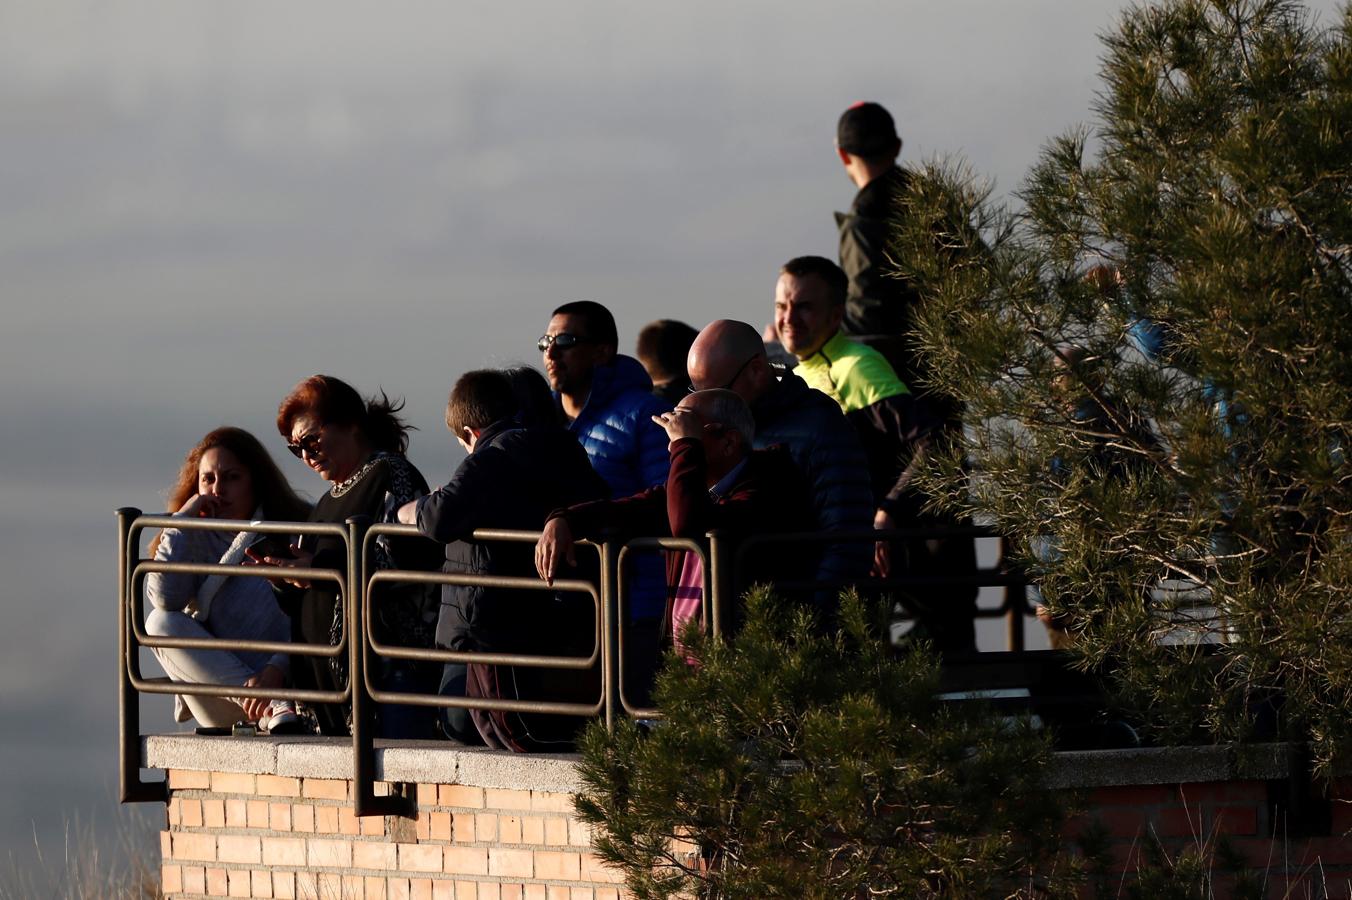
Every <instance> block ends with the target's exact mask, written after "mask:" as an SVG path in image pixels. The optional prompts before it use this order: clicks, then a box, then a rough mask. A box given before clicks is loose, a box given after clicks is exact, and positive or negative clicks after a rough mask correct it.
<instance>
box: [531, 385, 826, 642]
mask: <svg viewBox="0 0 1352 900" xmlns="http://www.w3.org/2000/svg"><path fill="white" fill-rule="evenodd" d="M653 420H654V421H655V422H657V423H658V424H659V425H661V426H662V428H663V429H664V430H665V431H666V433H667V438H668V440H670V442H671V448H670V451H671V466H670V469H669V471H668V475H667V480H666V482H665V483H664V484H659V485H657V486H656V487H653V488H649V489H648V490H646V491H642V492H640V493H638V494H635V495H633V496H632V497H624V498H620V499H617V500H598V501H595V502H592V503H583V504H581V505H578V506H573V507H570V508H567V509H560V510H557V511H555V512H554V513H553V514H551V515H550V518H549V522H548V524H546V525H545V529H544V532H543V533H542V534H541V536H540V540H539V542H538V543H537V544H536V547H535V568H536V571H537V572H538V573H539V575H540V577H541V578H543V579H544V580H545V581H547V582H549V583H551V584H552V583H553V580H554V578H555V577H557V576H558V575H559V574H560V573H561V572H562V571H563V569H564V564H565V563H566V564H568V565H572V564H574V563H575V562H576V560H575V557H574V550H573V543H574V541H575V540H576V539H580V538H596V537H599V536H600V535H601V534H602V533H603V532H611V533H613V534H615V535H617V536H619V537H620V538H630V537H675V538H687V539H691V540H695V541H700V542H703V540H704V537H705V535H706V534H707V533H708V532H710V531H718V532H720V536H721V537H723V538H724V539H726V540H728V541H729V542H730V545H731V546H730V549H732V547H735V545H736V542H737V541H738V540H739V539H740V538H745V537H747V536H749V535H754V534H767V533H773V532H794V531H807V530H809V529H810V528H811V527H812V522H813V516H812V500H811V494H810V491H809V487H808V483H807V480H806V478H805V476H804V475H803V473H802V472H801V471H800V470H799V469H798V467H797V466H796V465H795V464H794V461H793V458H792V457H791V456H790V455H789V453H788V452H787V451H786V450H785V449H784V448H783V447H780V446H772V447H768V448H765V449H761V450H754V449H752V448H753V446H754V440H755V433H756V425H755V421H754V420H753V419H752V416H751V411H750V410H749V409H748V408H747V405H746V403H745V402H744V401H743V400H742V398H741V397H739V396H738V395H737V394H736V393H735V392H733V391H730V390H725V389H714V390H707V391H697V392H695V393H693V394H688V395H686V398H685V399H684V400H682V401H681V402H680V404H678V405H677V407H676V408H675V409H674V410H672V411H671V412H668V413H662V414H661V415H657V416H653ZM731 558H733V555H732V554H730V555H729V559H731ZM813 564H815V560H812V559H810V558H808V557H806V556H805V555H804V554H785V553H783V552H782V550H781V551H780V552H775V551H773V550H772V551H767V552H762V553H760V554H751V559H750V560H749V562H748V571H745V572H743V573H741V575H742V577H741V579H740V581H741V583H742V586H746V585H750V584H751V583H754V582H771V581H779V580H784V581H797V580H801V579H803V578H804V577H805V576H809V575H810V574H811V571H812V570H811V568H809V567H810V566H811V565H813ZM729 599H731V598H729ZM703 601H704V568H703V563H702V561H701V560H700V557H699V555H698V554H696V553H692V552H690V551H687V550H674V551H669V552H668V553H667V605H666V611H665V614H664V616H663V635H664V636H665V637H666V638H667V639H669V640H670V641H672V642H673V644H674V646H675V647H676V650H677V652H683V651H682V647H681V633H682V631H683V629H684V628H685V627H686V626H687V623H688V622H690V621H692V620H694V621H696V622H698V621H700V617H701V614H702V607H703ZM730 612H731V614H732V617H731V620H730V621H729V623H728V624H731V625H732V626H733V627H735V626H736V623H737V621H738V619H739V618H740V617H739V616H738V614H737V610H736V609H735V608H734V609H732V610H731V611H730ZM725 615H726V614H725Z"/></svg>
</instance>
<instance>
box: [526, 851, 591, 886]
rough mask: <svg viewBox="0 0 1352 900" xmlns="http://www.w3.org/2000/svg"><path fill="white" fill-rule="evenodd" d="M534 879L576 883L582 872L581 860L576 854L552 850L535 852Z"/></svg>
mask: <svg viewBox="0 0 1352 900" xmlns="http://www.w3.org/2000/svg"><path fill="white" fill-rule="evenodd" d="M533 854H534V857H535V877H536V878H541V879H544V880H547V881H577V880H578V878H579V877H580V874H581V871H582V858H581V855H580V854H577V853H560V852H557V851H553V850H535V851H533Z"/></svg>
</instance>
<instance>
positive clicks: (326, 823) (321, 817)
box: [315, 806, 338, 834]
mask: <svg viewBox="0 0 1352 900" xmlns="http://www.w3.org/2000/svg"><path fill="white" fill-rule="evenodd" d="M315 833H316V834H337V833H338V807H336V806H316V807H315Z"/></svg>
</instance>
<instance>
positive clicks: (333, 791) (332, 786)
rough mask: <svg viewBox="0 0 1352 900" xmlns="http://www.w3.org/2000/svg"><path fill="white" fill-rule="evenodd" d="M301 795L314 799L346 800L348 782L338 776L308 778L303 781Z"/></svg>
mask: <svg viewBox="0 0 1352 900" xmlns="http://www.w3.org/2000/svg"><path fill="white" fill-rule="evenodd" d="M301 796H302V797H309V798H310V799H313V800H346V799H347V782H346V781H340V780H338V779H336V778H306V779H305V780H304V781H303V782H301Z"/></svg>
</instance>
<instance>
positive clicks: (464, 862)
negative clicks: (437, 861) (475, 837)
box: [442, 847, 488, 875]
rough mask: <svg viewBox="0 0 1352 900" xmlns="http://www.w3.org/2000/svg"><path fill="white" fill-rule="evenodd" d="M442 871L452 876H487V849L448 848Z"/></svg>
mask: <svg viewBox="0 0 1352 900" xmlns="http://www.w3.org/2000/svg"><path fill="white" fill-rule="evenodd" d="M442 871H445V872H447V873H449V874H451V875H487V874H488V848H487V847H447V848H445V860H444V863H443V868H442Z"/></svg>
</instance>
